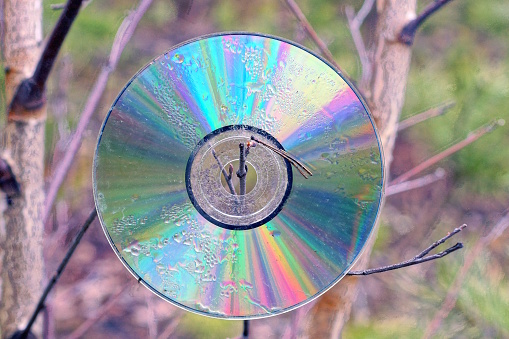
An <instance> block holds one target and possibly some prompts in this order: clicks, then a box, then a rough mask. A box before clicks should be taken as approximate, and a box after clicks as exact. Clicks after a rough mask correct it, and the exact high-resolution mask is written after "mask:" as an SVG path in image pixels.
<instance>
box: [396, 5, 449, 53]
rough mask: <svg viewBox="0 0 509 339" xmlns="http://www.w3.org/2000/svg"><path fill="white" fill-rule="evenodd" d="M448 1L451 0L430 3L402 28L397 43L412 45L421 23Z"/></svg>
mask: <svg viewBox="0 0 509 339" xmlns="http://www.w3.org/2000/svg"><path fill="white" fill-rule="evenodd" d="M450 1H451V0H435V1H433V2H432V3H430V4H429V5H428V6H427V7H426V8H425V9H424V10H423V11H422V12H421V13H420V14H419V15H418V16H417V17H416V18H415V19H413V20H411V21H410V22H409V23H407V24H406V25H405V27H403V29H402V30H401V33H400V34H399V41H400V42H402V43H404V44H406V45H408V46H411V45H412V44H413V43H414V38H415V33H416V32H417V29H419V27H420V26H421V25H422V23H423V22H424V21H426V19H427V18H428V17H429V16H431V15H432V14H433V13H435V12H436V11H438V10H439V9H440V8H442V6H444V5H445V4H447V3H448V2H450Z"/></svg>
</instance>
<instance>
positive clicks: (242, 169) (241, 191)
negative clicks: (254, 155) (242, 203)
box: [237, 143, 247, 195]
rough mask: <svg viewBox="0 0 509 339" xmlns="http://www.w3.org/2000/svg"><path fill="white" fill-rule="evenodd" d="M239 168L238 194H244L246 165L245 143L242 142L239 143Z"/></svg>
mask: <svg viewBox="0 0 509 339" xmlns="http://www.w3.org/2000/svg"><path fill="white" fill-rule="evenodd" d="M239 153H240V155H239V169H238V171H237V177H238V178H239V181H240V186H239V187H240V188H239V195H245V194H246V175H247V165H246V145H245V144H244V143H240V144H239Z"/></svg>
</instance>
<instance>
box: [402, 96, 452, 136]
mask: <svg viewBox="0 0 509 339" xmlns="http://www.w3.org/2000/svg"><path fill="white" fill-rule="evenodd" d="M455 105H456V104H455V103H454V102H452V101H451V102H446V103H443V104H441V105H439V106H437V107H433V108H431V109H429V110H427V111H425V112H422V113H419V114H416V115H414V116H411V117H410V118H407V119H405V120H403V121H401V122H400V123H399V124H398V132H401V131H402V130H404V129H406V128H408V127H411V126H413V125H416V124H418V123H420V122H423V121H426V120H428V119H431V118H434V117H437V116H439V115H443V114H444V113H445V112H447V111H448V110H450V109H451V108H453V107H454V106H455Z"/></svg>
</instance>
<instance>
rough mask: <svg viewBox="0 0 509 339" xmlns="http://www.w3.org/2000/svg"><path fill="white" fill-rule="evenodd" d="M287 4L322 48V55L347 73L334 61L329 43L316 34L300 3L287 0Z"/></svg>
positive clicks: (312, 38)
mask: <svg viewBox="0 0 509 339" xmlns="http://www.w3.org/2000/svg"><path fill="white" fill-rule="evenodd" d="M285 2H286V4H287V5H288V7H289V8H290V10H291V11H292V13H293V14H294V15H295V17H296V18H297V20H298V21H299V23H300V24H301V26H302V27H303V28H304V30H305V31H306V34H307V35H308V37H309V38H310V39H311V40H313V42H314V43H315V44H316V46H317V47H318V49H319V50H320V53H322V55H323V56H324V57H325V58H326V59H327V60H328V61H329V62H330V63H331V64H332V65H333V66H334V67H336V69H337V70H338V71H339V72H340V73H342V74H345V75H347V74H346V73H345V72H344V71H343V70H342V69H341V67H339V65H338V64H337V63H336V61H334V57H333V56H332V53H331V52H330V51H329V49H328V48H327V45H325V43H324V42H323V41H322V39H320V37H319V36H318V34H316V32H315V30H314V29H313V27H312V26H311V24H310V23H309V21H308V19H307V18H306V16H305V15H304V13H302V11H301V9H300V8H299V5H297V3H296V2H295V1H294V0H285Z"/></svg>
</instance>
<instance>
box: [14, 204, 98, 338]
mask: <svg viewBox="0 0 509 339" xmlns="http://www.w3.org/2000/svg"><path fill="white" fill-rule="evenodd" d="M96 217H97V211H96V210H95V208H94V210H93V211H92V212H91V213H90V215H89V216H88V218H87V220H86V221H85V223H84V224H83V226H81V229H80V231H79V232H78V235H76V238H75V239H74V241H73V243H72V245H71V247H70V248H69V250H67V253H66V254H65V257H64V259H63V260H62V262H61V263H60V265H59V266H58V268H57V270H56V272H55V274H53V277H51V280H50V281H49V283H48V285H47V286H46V288H45V289H44V292H43V294H42V296H41V298H40V299H39V302H38V303H37V306H36V307H35V310H34V313H33V314H32V316H31V317H30V320H29V321H28V324H27V326H26V327H25V329H24V330H23V331H22V332H21V333H17V335H18V337H17V338H19V339H26V338H27V337H28V336H29V333H30V329H31V328H32V325H33V324H34V322H35V320H36V319H37V316H38V315H39V312H41V310H42V309H43V308H44V302H45V301H46V297H47V296H48V294H49V292H51V290H52V289H53V287H54V286H55V284H56V283H57V281H58V279H59V278H60V275H62V272H63V271H64V269H65V267H66V266H67V263H68V262H69V260H70V259H71V256H72V255H73V253H74V250H75V249H76V247H77V246H78V244H79V243H80V241H81V238H82V237H83V235H84V234H85V232H86V231H87V229H88V227H89V226H90V224H91V223H92V222H93V221H94V219H95V218H96Z"/></svg>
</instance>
